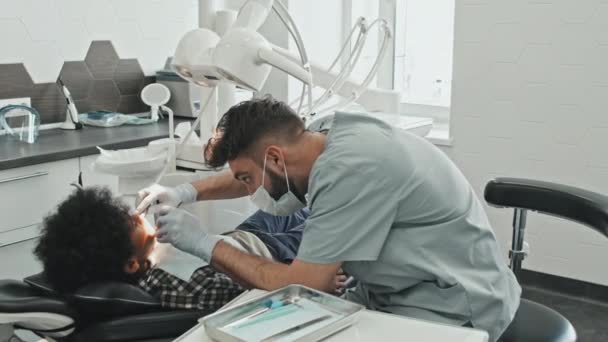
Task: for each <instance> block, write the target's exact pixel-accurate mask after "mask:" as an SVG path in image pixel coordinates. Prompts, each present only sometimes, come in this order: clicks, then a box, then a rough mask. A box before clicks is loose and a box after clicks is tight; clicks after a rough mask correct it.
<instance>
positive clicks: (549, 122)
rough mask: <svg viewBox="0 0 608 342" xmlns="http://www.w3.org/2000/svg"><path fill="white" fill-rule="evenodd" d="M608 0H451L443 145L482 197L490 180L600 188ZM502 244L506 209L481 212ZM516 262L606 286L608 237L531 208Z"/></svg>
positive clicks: (605, 136) (606, 156) (604, 167)
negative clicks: (525, 246) (448, 103)
mask: <svg viewBox="0 0 608 342" xmlns="http://www.w3.org/2000/svg"><path fill="white" fill-rule="evenodd" d="M606 32H608V1H605V0H604V1H599V0H587V1H553V0H543V1H536V2H527V1H522V0H509V1H500V0H494V1H491V0H469V1H465V0H463V1H456V17H455V43H454V75H453V88H452V89H453V94H452V114H451V122H452V127H451V129H452V130H451V134H452V136H453V138H454V145H453V147H451V148H446V149H445V151H446V153H448V154H449V155H450V156H452V158H453V159H454V160H455V161H456V163H457V164H458V165H459V166H460V167H461V168H462V170H463V171H464V173H465V174H466V176H467V177H468V178H469V180H470V181H471V183H472V184H473V185H474V187H475V189H476V190H477V192H478V193H479V195H480V196H482V193H483V187H484V185H485V183H486V182H487V181H488V180H489V179H491V178H493V177H496V176H513V177H529V178H537V179H542V180H547V181H555V182H559V183H565V184H570V185H574V186H579V187H583V188H588V189H591V190H595V191H598V192H601V193H604V194H608V153H607V152H606V148H607V147H608V62H607V61H608V35H606ZM488 214H489V216H490V219H491V221H492V223H493V226H494V229H495V230H496V233H497V235H498V236H499V238H500V240H501V245H502V246H504V247H505V253H506V246H507V243H508V241H509V239H510V232H511V228H510V224H511V215H512V213H511V211H510V210H504V209H503V210H498V209H488ZM528 228H529V229H528V230H527V232H526V240H527V241H528V242H529V243H530V245H531V248H532V254H531V256H530V257H529V258H528V259H527V260H526V261H525V263H524V267H525V268H529V269H532V270H537V271H540V272H545V273H551V274H556V275H561V276H565V277H571V278H575V279H581V280H585V281H590V282H594V283H598V284H604V285H608V272H606V266H605V263H606V260H608V239H606V238H605V237H604V236H602V235H600V234H599V233H595V232H593V231H591V230H590V229H587V228H586V227H583V226H580V225H577V224H571V223H568V222H566V221H562V220H558V219H553V218H547V217H546V216H540V215H536V214H532V215H531V217H530V218H529V222H528Z"/></svg>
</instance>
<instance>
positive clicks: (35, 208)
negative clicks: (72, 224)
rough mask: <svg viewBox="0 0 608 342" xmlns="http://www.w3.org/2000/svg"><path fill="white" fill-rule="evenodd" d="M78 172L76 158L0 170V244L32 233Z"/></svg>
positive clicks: (64, 196)
mask: <svg viewBox="0 0 608 342" xmlns="http://www.w3.org/2000/svg"><path fill="white" fill-rule="evenodd" d="M78 172H79V167H78V159H77V158H75V159H68V160H62V161H57V162H51V163H44V164H38V165H31V166H26V167H20V168H15V169H9V170H4V171H0V246H2V245H7V244H11V243H15V242H18V241H23V240H26V239H28V238H32V237H35V236H36V235H37V228H38V225H39V224H40V223H41V222H42V219H43V217H44V216H46V215H47V214H48V213H49V212H51V211H52V210H54V209H55V207H56V206H57V204H58V203H59V202H60V201H62V200H63V199H64V198H66V196H67V195H68V194H69V193H70V192H72V191H73V189H74V187H72V186H70V183H72V182H76V180H77V178H78Z"/></svg>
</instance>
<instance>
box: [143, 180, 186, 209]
mask: <svg viewBox="0 0 608 342" xmlns="http://www.w3.org/2000/svg"><path fill="white" fill-rule="evenodd" d="M197 195H198V193H197V191H196V189H195V188H194V186H192V184H190V183H185V184H181V185H178V186H177V187H175V188H171V187H166V186H162V185H159V184H153V185H151V186H149V187H147V188H145V189H142V190H140V191H139V192H138V193H137V203H136V207H137V209H136V213H137V214H142V213H144V212H146V210H148V209H149V208H150V207H154V206H157V205H167V206H171V207H174V208H177V207H178V206H180V205H181V204H188V203H193V202H196V197H197Z"/></svg>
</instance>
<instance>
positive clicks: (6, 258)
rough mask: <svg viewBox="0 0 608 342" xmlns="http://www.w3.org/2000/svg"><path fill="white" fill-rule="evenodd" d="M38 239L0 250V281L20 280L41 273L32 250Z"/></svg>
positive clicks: (40, 266)
mask: <svg viewBox="0 0 608 342" xmlns="http://www.w3.org/2000/svg"><path fill="white" fill-rule="evenodd" d="M37 241H38V239H29V240H27V241H22V242H19V243H15V244H12V245H8V246H4V247H2V248H0V280H2V279H17V280H21V279H23V278H25V277H27V276H30V275H32V274H36V273H39V272H40V271H42V265H40V262H38V260H37V259H36V257H35V256H34V253H33V250H34V248H35V246H36V243H37Z"/></svg>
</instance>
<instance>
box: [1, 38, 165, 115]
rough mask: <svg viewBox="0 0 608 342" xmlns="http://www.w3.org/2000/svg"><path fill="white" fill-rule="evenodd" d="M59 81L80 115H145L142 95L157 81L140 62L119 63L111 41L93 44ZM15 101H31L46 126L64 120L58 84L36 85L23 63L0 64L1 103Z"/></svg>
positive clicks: (67, 67)
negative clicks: (146, 72) (88, 113)
mask: <svg viewBox="0 0 608 342" xmlns="http://www.w3.org/2000/svg"><path fill="white" fill-rule="evenodd" d="M59 79H61V80H62V81H63V83H64V84H65V85H66V86H67V88H68V89H69V90H70V93H71V94H72V98H73V99H74V102H75V103H76V108H77V109H78V112H80V113H84V112H89V111H94V110H110V111H117V112H120V113H127V114H128V113H141V112H145V111H147V110H148V108H147V106H146V105H145V104H144V103H143V102H142V101H141V99H140V98H139V94H140V92H141V90H142V89H143V87H144V86H146V85H148V84H150V83H152V82H154V77H147V76H145V75H144V73H143V71H142V68H141V66H140V64H139V62H138V61H137V59H120V58H119V57H118V54H117V53H116V50H115V49H114V46H113V45H112V42H110V41H93V42H92V43H91V45H90V46H89V50H88V52H87V54H86V58H85V60H84V61H69V62H64V63H63V67H62V68H61V71H60V73H59V77H58V80H59ZM15 97H31V99H32V106H33V107H34V108H36V110H38V112H39V113H40V116H41V123H43V124H47V123H53V122H61V121H63V120H65V111H66V109H67V108H66V107H67V105H66V102H65V98H64V96H63V93H62V91H61V87H60V86H59V84H58V82H57V83H34V82H33V81H32V78H31V77H30V75H29V73H28V72H27V70H26V68H25V67H24V65H23V63H17V64H0V99H6V98H15Z"/></svg>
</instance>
